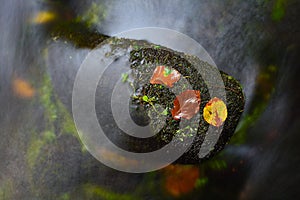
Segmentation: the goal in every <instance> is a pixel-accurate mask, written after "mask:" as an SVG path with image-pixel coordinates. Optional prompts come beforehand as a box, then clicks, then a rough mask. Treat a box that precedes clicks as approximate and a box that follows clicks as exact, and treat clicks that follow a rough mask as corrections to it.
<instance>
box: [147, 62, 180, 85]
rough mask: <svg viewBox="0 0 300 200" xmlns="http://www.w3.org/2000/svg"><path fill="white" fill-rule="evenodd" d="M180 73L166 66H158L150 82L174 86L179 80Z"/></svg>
mask: <svg viewBox="0 0 300 200" xmlns="http://www.w3.org/2000/svg"><path fill="white" fill-rule="evenodd" d="M179 79H180V73H179V72H178V71H177V70H175V69H171V68H168V67H165V66H157V67H156V68H155V70H154V72H153V75H152V77H151V80H150V83H151V84H162V85H166V86H168V87H173V84H174V83H176V82H177V81H179Z"/></svg>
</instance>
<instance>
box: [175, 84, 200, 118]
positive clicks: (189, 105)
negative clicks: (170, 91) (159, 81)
mask: <svg viewBox="0 0 300 200" xmlns="http://www.w3.org/2000/svg"><path fill="white" fill-rule="evenodd" d="M199 106H200V91H198V90H186V91H184V92H182V93H181V94H179V95H177V96H176V98H175V100H174V107H173V109H172V111H171V113H172V117H173V118H174V119H176V120H179V119H180V118H181V117H183V118H185V119H191V118H192V117H193V116H194V115H195V114H196V113H197V112H199Z"/></svg>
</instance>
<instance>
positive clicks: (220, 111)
mask: <svg viewBox="0 0 300 200" xmlns="http://www.w3.org/2000/svg"><path fill="white" fill-rule="evenodd" d="M203 117H204V119H205V121H206V122H207V123H209V124H211V125H213V126H217V127H219V126H221V125H222V124H223V122H224V121H225V120H226V118H227V107H226V105H225V103H224V102H223V101H222V100H221V99H219V98H217V97H214V98H213V99H211V100H210V101H209V102H208V103H207V104H206V105H205V107H204V109H203Z"/></svg>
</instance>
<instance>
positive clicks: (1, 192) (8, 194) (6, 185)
mask: <svg viewBox="0 0 300 200" xmlns="http://www.w3.org/2000/svg"><path fill="white" fill-rule="evenodd" d="M13 194H14V185H13V182H12V181H11V180H10V179H7V180H5V181H3V182H2V185H0V199H3V200H6V199H13Z"/></svg>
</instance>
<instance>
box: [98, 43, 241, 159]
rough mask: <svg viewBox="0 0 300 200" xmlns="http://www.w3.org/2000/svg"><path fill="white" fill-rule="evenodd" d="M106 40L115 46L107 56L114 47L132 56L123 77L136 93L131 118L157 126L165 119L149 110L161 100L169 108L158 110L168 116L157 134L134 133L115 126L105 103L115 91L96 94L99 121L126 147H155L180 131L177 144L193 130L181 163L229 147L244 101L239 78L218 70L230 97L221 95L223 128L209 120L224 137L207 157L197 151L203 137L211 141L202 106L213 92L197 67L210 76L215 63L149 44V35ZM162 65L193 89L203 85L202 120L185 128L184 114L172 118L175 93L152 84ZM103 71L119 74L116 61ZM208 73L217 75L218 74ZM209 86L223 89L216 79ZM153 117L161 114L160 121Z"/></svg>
mask: <svg viewBox="0 0 300 200" xmlns="http://www.w3.org/2000/svg"><path fill="white" fill-rule="evenodd" d="M107 44H109V45H110V48H111V52H112V54H110V55H108V56H112V57H113V55H114V53H113V52H115V51H118V50H120V49H121V50H123V52H125V54H127V55H125V58H126V59H127V60H126V59H125V60H126V62H127V61H129V63H130V69H131V73H130V77H131V82H130V81H127V79H126V80H124V84H131V86H132V87H133V94H132V96H131V101H130V108H131V118H132V119H133V120H134V121H135V122H136V123H137V124H139V125H146V124H148V123H149V122H150V125H151V126H152V127H153V129H154V130H155V129H156V128H155V127H156V125H157V124H159V123H161V122H159V120H160V118H159V114H158V112H148V113H147V110H148V108H151V107H152V106H154V107H155V106H156V105H158V104H159V105H162V107H163V108H165V110H160V111H159V112H161V113H162V115H164V116H165V118H164V120H165V121H164V122H163V123H164V126H163V127H162V128H161V129H160V130H159V131H158V133H157V134H156V135H155V136H153V137H149V138H138V137H132V136H130V135H127V134H126V133H124V132H123V131H122V130H120V129H119V128H117V125H116V123H115V122H114V119H113V116H112V112H111V110H110V106H107V103H109V102H110V98H111V95H109V94H108V95H101V98H98V99H97V95H96V112H97V116H98V120H99V123H100V125H101V127H102V128H103V131H104V132H105V133H106V134H107V136H108V137H109V138H110V140H111V141H112V142H114V143H115V144H116V145H118V146H119V147H120V148H123V149H124V150H128V151H132V152H151V151H154V150H158V149H160V148H161V147H163V146H164V145H166V144H168V143H169V142H170V141H171V140H172V138H173V137H174V136H175V135H176V134H182V137H183V138H182V140H178V142H177V143H176V144H175V145H179V146H182V145H185V137H190V136H193V137H194V140H193V143H192V145H191V147H190V148H189V149H188V151H186V152H185V153H184V154H183V155H182V156H181V157H180V158H179V159H178V160H177V161H176V162H177V163H182V164H195V163H200V162H202V161H204V160H206V159H209V158H211V157H212V156H214V155H215V154H216V153H218V152H220V151H221V150H222V149H223V148H224V147H225V145H226V144H227V143H228V142H229V140H230V138H231V136H232V135H233V134H234V131H235V128H236V127H237V124H238V121H239V119H240V117H241V114H242V112H243V108H244V103H245V102H244V95H243V92H242V87H241V85H240V84H239V83H238V81H237V80H235V79H234V78H233V77H231V76H229V75H227V74H226V73H224V72H220V76H221V78H222V80H223V82H224V85H223V88H221V89H223V90H224V91H225V93H226V95H225V96H226V97H224V98H226V99H223V100H224V102H226V106H227V111H228V116H227V119H226V120H225V122H224V124H223V129H220V127H213V126H211V129H212V132H213V134H220V137H219V139H218V141H217V142H216V144H215V145H214V146H213V148H211V149H210V152H209V153H208V154H206V155H205V156H204V157H199V156H198V154H199V150H200V147H201V145H202V143H203V142H204V141H206V142H208V143H209V142H210V141H207V140H205V137H206V135H207V130H208V128H209V126H210V125H209V124H208V123H207V122H206V121H205V120H204V118H203V108H204V107H205V105H206V103H207V102H208V101H209V100H210V99H212V98H213V96H210V94H209V88H208V86H207V84H211V83H206V82H205V81H204V79H203V77H202V76H201V75H200V74H199V73H198V71H197V69H196V67H195V65H198V66H197V67H198V69H199V68H200V71H201V74H205V76H206V77H207V76H208V77H209V71H210V70H211V69H212V68H213V67H212V66H211V65H209V64H208V63H206V62H204V61H201V60H200V59H199V58H197V57H195V56H191V55H186V54H184V53H181V52H176V51H174V50H171V49H168V48H165V47H162V46H157V45H155V44H151V43H149V42H147V41H138V40H130V39H123V38H122V39H118V38H111V39H110V41H109V42H107V43H104V44H102V45H107ZM114 59H115V60H116V61H118V62H119V61H120V60H119V59H118V58H117V57H116V58H114ZM124 64H125V63H124ZM127 64H128V63H127ZM159 65H165V66H169V67H171V68H173V69H175V70H177V71H178V72H179V73H180V74H181V76H182V77H185V79H186V80H187V81H188V83H189V84H190V85H191V86H192V88H193V90H199V91H200V92H201V103H200V110H199V117H200V120H199V122H198V124H192V125H191V126H190V127H188V128H187V129H186V130H185V129H184V130H182V129H180V128H179V122H180V120H174V119H173V118H172V115H171V113H170V110H171V109H172V108H173V101H174V99H175V97H176V95H175V94H174V93H173V92H172V91H171V90H170V88H168V87H166V86H164V85H158V84H150V78H151V76H152V74H153V71H154V69H155V67H156V66H159ZM105 73H106V76H109V74H114V76H118V75H116V74H117V73H116V68H113V67H112V68H110V67H109V68H108V69H107V70H106V72H105ZM123 77H124V76H123ZM119 78H120V79H121V78H122V76H121V75H119ZM209 78H210V79H211V80H214V77H209ZM114 79H117V78H113V75H112V76H110V81H107V82H105V81H102V82H101V81H100V84H99V85H98V87H101V88H102V89H104V90H108V91H109V90H110V91H111V90H112V89H113V86H114V83H113V82H114V81H116V80H114ZM210 87H212V88H214V87H215V89H216V90H218V89H220V88H219V86H218V85H216V86H214V85H210ZM102 94H103V92H102ZM151 99H152V100H151ZM120 101H122V99H120ZM149 119H151V120H149ZM153 120H154V121H153ZM155 120H157V122H156V121H155ZM190 128H192V129H193V128H196V129H197V131H196V134H195V135H189V133H188V130H189V129H190ZM220 132H221V133H220ZM204 145H207V144H204Z"/></svg>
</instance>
